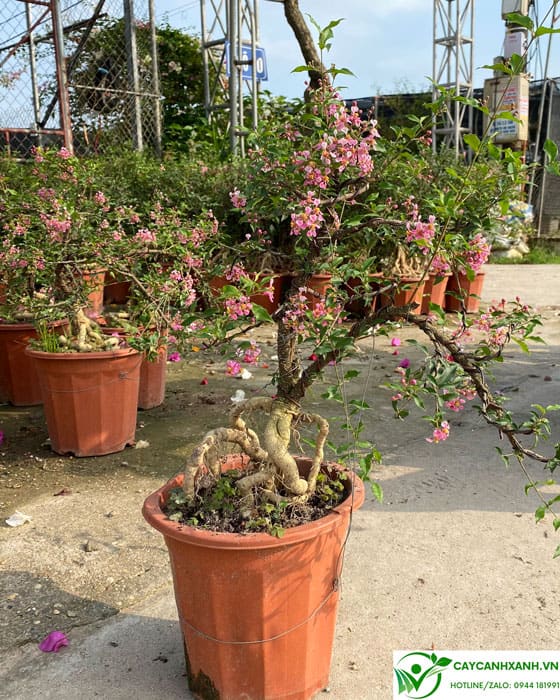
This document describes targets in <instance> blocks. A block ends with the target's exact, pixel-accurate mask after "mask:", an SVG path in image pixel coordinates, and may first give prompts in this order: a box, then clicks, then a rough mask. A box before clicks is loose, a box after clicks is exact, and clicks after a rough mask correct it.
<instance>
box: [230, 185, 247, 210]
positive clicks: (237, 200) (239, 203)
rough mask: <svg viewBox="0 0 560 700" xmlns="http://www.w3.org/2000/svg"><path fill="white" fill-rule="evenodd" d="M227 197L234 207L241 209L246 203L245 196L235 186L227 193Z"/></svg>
mask: <svg viewBox="0 0 560 700" xmlns="http://www.w3.org/2000/svg"><path fill="white" fill-rule="evenodd" d="M229 198H230V200H231V203H232V204H233V206H234V207H235V208H236V209H243V208H244V207H245V205H246V204H247V198H246V197H244V196H243V195H242V194H241V193H240V192H239V190H238V189H237V188H235V189H234V190H233V192H230V193H229Z"/></svg>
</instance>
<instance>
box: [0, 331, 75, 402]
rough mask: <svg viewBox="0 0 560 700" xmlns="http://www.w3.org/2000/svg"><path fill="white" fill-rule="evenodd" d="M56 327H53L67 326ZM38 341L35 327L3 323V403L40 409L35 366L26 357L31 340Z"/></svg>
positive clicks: (0, 368)
mask: <svg viewBox="0 0 560 700" xmlns="http://www.w3.org/2000/svg"><path fill="white" fill-rule="evenodd" d="M66 324H67V322H66V321H58V322H56V323H53V324H52V326H53V327H61V326H64V325H66ZM36 339H37V330H36V328H35V326H34V325H33V324H32V323H0V401H9V402H10V403H11V404H13V405H14V406H37V405H38V404H40V403H41V401H42V399H41V389H40V387H39V378H38V377H37V372H36V371H35V365H34V364H33V361H32V360H31V358H30V357H28V356H27V355H26V354H25V348H26V347H27V344H28V342H29V341H30V340H36Z"/></svg>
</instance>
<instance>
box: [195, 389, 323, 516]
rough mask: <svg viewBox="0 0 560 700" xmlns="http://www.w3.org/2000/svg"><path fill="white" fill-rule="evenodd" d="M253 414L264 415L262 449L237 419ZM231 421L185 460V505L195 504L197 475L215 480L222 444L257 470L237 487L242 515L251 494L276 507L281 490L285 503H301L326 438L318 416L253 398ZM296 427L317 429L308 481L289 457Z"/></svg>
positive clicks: (310, 486)
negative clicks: (305, 425) (240, 453)
mask: <svg viewBox="0 0 560 700" xmlns="http://www.w3.org/2000/svg"><path fill="white" fill-rule="evenodd" d="M257 410H258V411H263V412H264V413H267V414H269V419H268V421H267V423H266V426H265V428H264V433H263V438H262V446H261V443H260V441H259V438H258V436H257V434H256V432H255V431H254V430H252V429H250V428H249V427H247V425H246V424H245V421H244V420H243V418H242V416H243V415H244V414H247V413H252V412H254V411H257ZM230 419H231V426H230V427H229V428H216V429H215V430H211V431H210V432H209V433H207V434H206V436H205V438H204V439H203V440H202V442H201V443H200V444H199V445H198V447H197V448H196V449H195V450H194V452H193V453H192V455H191V456H190V458H189V460H188V462H187V465H186V467H185V479H184V482H183V491H184V492H185V494H186V496H187V498H188V499H189V500H192V499H193V498H194V495H195V490H196V480H197V478H198V476H199V475H201V474H208V473H210V474H211V475H212V476H213V477H214V478H216V479H217V478H218V477H219V475H220V469H221V464H220V458H219V455H220V452H222V453H223V451H224V448H225V446H226V445H227V443H230V444H234V445H237V446H238V447H239V448H241V450H242V451H243V452H244V453H245V454H246V455H248V456H249V458H250V459H251V461H252V462H253V465H254V466H256V468H257V469H256V471H253V472H251V473H249V474H247V475H246V476H243V477H242V478H240V479H239V481H238V482H237V486H238V488H239V490H240V492H241V493H242V494H243V497H244V509H247V511H249V510H250V508H251V507H252V505H253V504H254V493H255V491H256V490H257V489H258V492H259V495H260V496H262V497H263V498H264V499H266V500H268V501H270V502H272V503H276V504H277V503H279V502H280V501H281V500H286V496H282V497H281V496H279V495H278V494H277V490H278V487H282V488H283V489H285V490H286V491H287V492H288V494H290V496H288V498H289V499H290V500H295V501H298V500H301V501H305V500H306V499H307V498H308V497H309V495H311V494H312V493H314V491H315V488H316V483H317V475H318V473H319V469H320V467H321V463H322V461H323V457H324V446H325V442H326V439H327V435H328V432H329V425H328V422H327V421H326V420H325V419H324V418H322V416H319V415H318V414H315V413H300V412H299V407H298V406H297V405H296V404H294V403H291V402H287V401H282V400H279V399H270V398H265V397H256V398H252V399H247V401H243V402H241V403H240V404H239V405H237V406H236V407H235V408H234V409H233V410H232V411H231V414H230ZM297 421H302V422H305V423H314V424H315V425H316V426H317V429H318V435H317V439H316V448H315V455H314V457H313V460H312V464H311V469H310V473H309V476H308V478H307V479H304V478H302V477H301V476H300V473H299V469H298V465H297V462H296V460H295V459H294V458H293V457H292V455H291V454H290V452H289V450H290V440H291V435H292V427H293V425H294V423H295V422H297Z"/></svg>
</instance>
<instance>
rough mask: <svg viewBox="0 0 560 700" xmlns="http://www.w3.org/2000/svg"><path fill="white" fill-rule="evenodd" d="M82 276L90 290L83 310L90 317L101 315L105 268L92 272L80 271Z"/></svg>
mask: <svg viewBox="0 0 560 700" xmlns="http://www.w3.org/2000/svg"><path fill="white" fill-rule="evenodd" d="M82 278H83V280H84V282H86V283H87V285H88V287H89V289H90V290H91V291H90V292H89V294H88V296H87V300H88V304H87V307H86V308H85V309H84V312H85V313H86V315H87V316H89V317H90V318H96V317H97V316H101V313H102V312H103V288H104V284H105V270H95V271H94V272H82Z"/></svg>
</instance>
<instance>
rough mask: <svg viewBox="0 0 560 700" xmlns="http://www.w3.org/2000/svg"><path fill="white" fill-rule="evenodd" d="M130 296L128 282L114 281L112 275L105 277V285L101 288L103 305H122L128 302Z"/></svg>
mask: <svg viewBox="0 0 560 700" xmlns="http://www.w3.org/2000/svg"><path fill="white" fill-rule="evenodd" d="M129 294H130V282H129V281H127V280H124V281H119V280H116V279H115V278H114V277H113V276H112V275H110V274H109V273H107V274H106V275H105V284H104V286H103V304H104V305H105V306H109V305H110V304H118V305H124V304H126V303H127V301H128V297H129Z"/></svg>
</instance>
